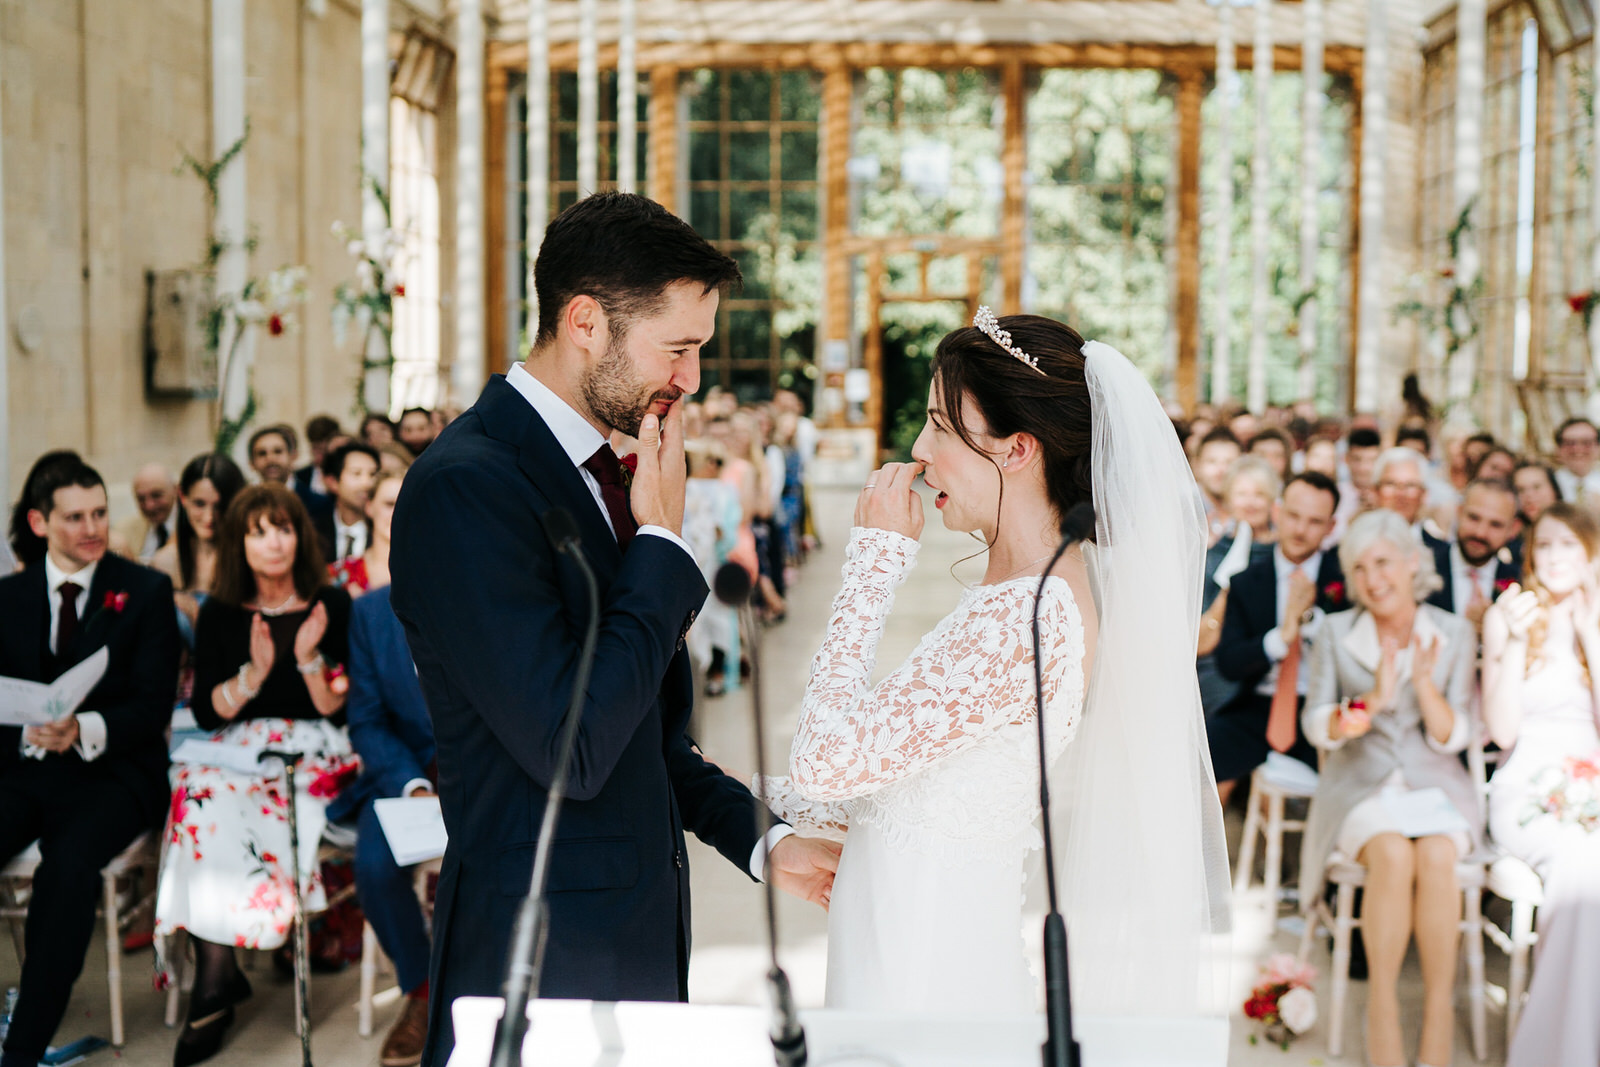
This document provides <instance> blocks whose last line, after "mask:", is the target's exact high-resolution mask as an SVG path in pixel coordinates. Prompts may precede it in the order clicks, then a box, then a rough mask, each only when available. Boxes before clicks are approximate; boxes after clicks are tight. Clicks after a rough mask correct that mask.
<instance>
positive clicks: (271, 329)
mask: <svg viewBox="0 0 1600 1067" xmlns="http://www.w3.org/2000/svg"><path fill="white" fill-rule="evenodd" d="M283 331H284V325H283V316H282V315H274V316H272V318H270V319H268V320H267V332H268V333H270V334H271V335H272V336H274V337H278V336H280V335H281V334H282V333H283Z"/></svg>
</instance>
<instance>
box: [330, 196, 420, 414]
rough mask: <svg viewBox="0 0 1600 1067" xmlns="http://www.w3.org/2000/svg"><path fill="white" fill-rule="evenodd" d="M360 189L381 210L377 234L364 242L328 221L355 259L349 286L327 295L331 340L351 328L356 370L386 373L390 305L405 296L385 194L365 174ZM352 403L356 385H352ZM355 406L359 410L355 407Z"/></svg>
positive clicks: (390, 358) (390, 361) (390, 354)
mask: <svg viewBox="0 0 1600 1067" xmlns="http://www.w3.org/2000/svg"><path fill="white" fill-rule="evenodd" d="M366 185H367V187H368V188H369V189H370V190H371V192H372V194H373V196H375V197H376V198H377V200H378V203H379V204H380V205H382V207H383V222H384V227H383V233H382V235H381V236H380V237H379V238H378V239H377V240H376V241H375V242H371V243H369V242H368V241H367V240H366V239H365V238H364V237H363V236H362V235H361V233H359V232H358V231H356V230H355V229H352V228H351V227H349V226H346V225H345V224H344V223H342V222H337V221H336V222H334V224H333V236H334V238H335V239H336V240H339V241H343V242H344V247H345V251H347V252H349V253H350V255H351V256H353V257H354V258H355V261H356V276H355V280H354V281H353V282H340V283H339V285H338V286H337V287H336V288H335V289H334V291H333V339H334V342H335V343H336V344H340V345H342V344H344V341H345V337H346V335H347V334H348V332H349V330H350V328H351V326H354V327H355V331H356V333H357V334H359V335H360V337H361V342H362V346H363V348H362V358H361V370H362V374H363V375H364V374H365V373H366V372H367V371H369V370H385V371H387V370H389V369H390V368H392V367H393V366H394V348H393V340H394V302H395V300H396V299H397V298H399V297H403V296H405V295H406V284H405V280H404V279H403V278H402V277H401V275H400V272H399V270H398V269H397V262H396V261H397V259H398V258H399V255H400V252H401V249H402V248H403V243H402V241H401V239H400V235H399V234H397V233H395V231H394V228H393V225H392V219H393V216H392V215H391V214H390V210H389V196H388V194H387V193H386V192H385V191H384V188H383V184H382V183H381V182H379V181H378V180H377V179H376V178H374V177H372V176H370V175H369V176H367V178H366ZM373 331H376V332H377V336H378V338H379V339H381V340H382V342H383V346H382V348H381V350H379V351H377V352H374V351H373V346H372V345H371V343H370V342H371V341H372V340H373ZM356 389H357V396H358V400H359V397H360V390H361V383H360V382H358V383H357V386H356ZM358 406H360V405H359V404H358Z"/></svg>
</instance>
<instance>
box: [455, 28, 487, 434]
mask: <svg viewBox="0 0 1600 1067" xmlns="http://www.w3.org/2000/svg"><path fill="white" fill-rule="evenodd" d="M483 66H484V45H483V0H458V5H457V8H456V174H455V180H456V235H455V236H456V293H455V313H456V351H455V358H454V359H453V360H451V362H450V395H451V398H452V399H453V400H454V401H455V402H456V403H458V404H470V403H471V402H472V401H473V400H475V399H477V396H478V393H479V392H481V391H482V389H483V383H484V378H485V376H486V375H485V367H486V364H485V362H484V357H485V353H484V314H485V306H484V305H485V301H486V299H487V297H486V296H485V293H484V278H483V271H484V244H483Z"/></svg>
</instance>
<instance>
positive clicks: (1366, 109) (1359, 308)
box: [1353, 0, 1389, 412]
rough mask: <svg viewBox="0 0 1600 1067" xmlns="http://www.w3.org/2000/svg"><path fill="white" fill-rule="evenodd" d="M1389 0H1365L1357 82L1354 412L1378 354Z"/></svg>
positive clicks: (1370, 398)
mask: <svg viewBox="0 0 1600 1067" xmlns="http://www.w3.org/2000/svg"><path fill="white" fill-rule="evenodd" d="M1388 3H1389V0H1367V43H1366V52H1365V56H1364V69H1363V70H1362V87H1361V203H1360V214H1361V237H1360V248H1361V252H1360V259H1359V261H1358V269H1359V270H1360V272H1361V280H1360V283H1359V284H1358V286H1357V289H1356V315H1357V317H1358V319H1359V321H1358V323H1357V326H1356V374H1355V379H1356V388H1355V397H1354V398H1353V407H1354V408H1355V410H1356V411H1358V412H1376V411H1377V410H1378V402H1379V397H1378V384H1379V383H1378V372H1379V369H1380V366H1379V365H1380V363H1381V362H1382V358H1383V353H1382V351H1381V342H1382V338H1383V318H1384V288H1383V283H1384V273H1385V272H1384V263H1383V243H1384V232H1383V225H1384V209H1383V207H1384V205H1383V198H1384V195H1385V191H1384V180H1383V179H1384V168H1385V166H1386V165H1387V164H1388V159H1389V152H1388V141H1389V136H1388V125H1389V121H1388V109H1389V42H1388V39H1387V34H1388V20H1387V19H1386V18H1385V17H1384V8H1385V6H1386V5H1387V4H1388Z"/></svg>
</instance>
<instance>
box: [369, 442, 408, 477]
mask: <svg viewBox="0 0 1600 1067" xmlns="http://www.w3.org/2000/svg"><path fill="white" fill-rule="evenodd" d="M377 449H378V469H379V470H382V471H388V472H389V473H390V474H404V473H405V472H406V471H408V470H410V469H411V464H413V463H415V462H416V460H417V457H416V456H413V455H412V454H411V449H409V448H407V447H406V446H405V445H403V444H401V443H400V442H399V441H390V442H389V443H388V444H386V445H378V446H377Z"/></svg>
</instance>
